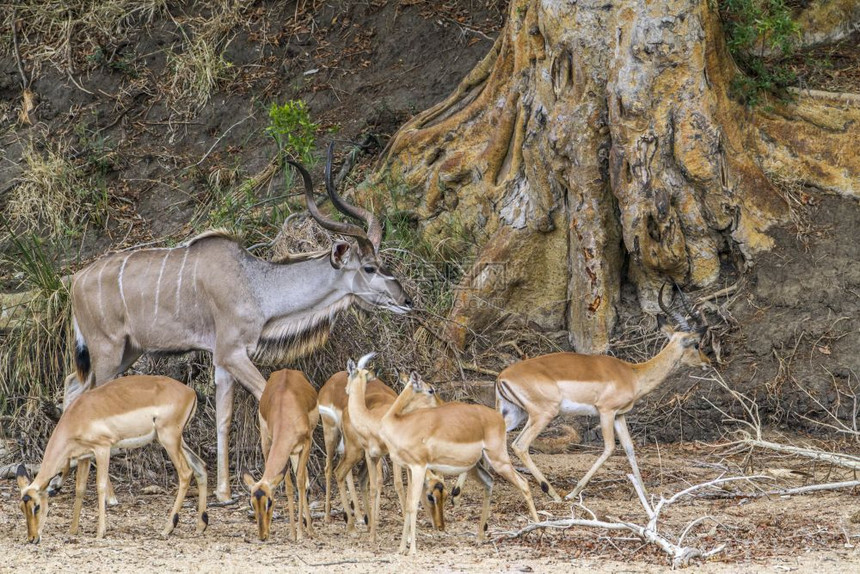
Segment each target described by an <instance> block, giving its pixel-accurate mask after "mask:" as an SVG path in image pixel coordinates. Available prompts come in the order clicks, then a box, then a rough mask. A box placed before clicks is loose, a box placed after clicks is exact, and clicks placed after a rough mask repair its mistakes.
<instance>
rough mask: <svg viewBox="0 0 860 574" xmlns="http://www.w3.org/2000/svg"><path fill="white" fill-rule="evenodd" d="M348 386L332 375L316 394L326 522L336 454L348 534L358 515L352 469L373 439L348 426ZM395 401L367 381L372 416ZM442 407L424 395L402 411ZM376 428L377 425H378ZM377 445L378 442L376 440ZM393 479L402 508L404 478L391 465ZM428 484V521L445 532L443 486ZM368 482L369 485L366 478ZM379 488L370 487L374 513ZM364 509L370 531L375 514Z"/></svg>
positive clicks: (378, 383) (339, 376)
mask: <svg viewBox="0 0 860 574" xmlns="http://www.w3.org/2000/svg"><path fill="white" fill-rule="evenodd" d="M346 385H347V372H346V371H340V372H337V373H335V374H334V375H332V376H331V377H330V378H329V380H328V381H326V383H325V384H324V385H323V386H322V388H321V389H320V392H319V403H318V404H319V412H320V418H321V419H322V425H323V436H324V439H325V453H326V459H325V492H326V494H325V521H326V522H330V521H331V475H332V468H333V461H334V454H335V451H338V452H339V453H340V455H341V460H340V462H339V464H338V467H337V471H336V479H337V483H338V488H339V490H340V492H341V493H342V494H341V500H342V502H343V503H344V512H345V513H346V518H347V529H348V530H349V531H351V530H352V529H353V528H354V524H355V522H354V520H355V519H354V512H357V511H358V508H359V506H358V498H357V497H356V494H355V487H354V485H353V478H352V469H353V467H354V466H355V465H356V464H357V463H358V461H359V460H361V457H362V456H363V455H364V454H365V451H364V447H363V446H362V445H363V444H368V443H369V441H371V440H372V439H373V437H367V436H364V437H363V436H359V434H358V433H357V431H356V429H355V428H354V426H353V425H352V424H351V421H350V417H349V414H348V408H347V406H348V402H349V395H348V394H347V392H346ZM396 399H397V393H395V392H394V390H393V389H391V388H390V387H389V386H388V385H386V384H385V383H383V382H382V381H380V380H379V379H374V380H372V381H370V382H369V383H368V385H367V390H366V392H365V404H366V405H367V407H368V409H369V410H370V411H371V413H373V412H376V413H379V414H380V416H381V414H384V413H385V412H386V410H387V408H388V407H390V406H391V405H392V404H393V403H394V401H395V400H396ZM439 404H441V400H440V399H439V398H438V397H435V396H433V397H427V396H424V395H419V396H417V397H416V399H415V400H414V401H412V402H410V404H408V405H406V407H405V409H404V410H405V411H406V412H409V411H410V410H414V409H418V408H427V407H434V406H437V405H439ZM377 426H378V425H377ZM377 442H378V439H377ZM393 467H394V468H393V469H392V475H393V478H394V489H395V491H396V492H397V497H398V499H399V501H400V506H401V508H403V506H404V503H405V500H404V494H403V482H402V481H403V476H402V472H401V470H400V466H398V465H393ZM370 472H371V471H370V469H369V468H368V475H369V474H370ZM375 474H376V477H377V481H379V480H381V473H380V472H379V470H378V469H376V470H375ZM431 479H435V480H430V481H428V483H429V487H428V497H427V499H428V502H429V503H430V504H429V507H428V512H429V514H430V518H431V521H432V522H433V525H434V527H435V528H436V529H438V530H444V529H445V517H444V502H445V498H444V484H443V483H442V482H441V479H438V478H437V477H435V476H434V477H431ZM368 482H372V481H371V480H370V478H369V477H368ZM344 483H345V484H346V488H344ZM368 487H369V488H368V489H367V492H370V490H371V488H370V484H368ZM345 490H346V491H347V492H348V494H349V497H350V499H351V500H350V501H349V502H347V499H346V494H344V491H345ZM380 490H381V488H380V487H379V486H378V485H377V486H375V487H373V493H374V494H372V495H371V497H372V498H373V500H374V502H375V503H376V505H377V506H376V507H375V508H376V509H378V502H377V500H378V498H377V497H378V496H379V492H380ZM350 507H351V508H352V509H353V511H354V512H353V513H351V512H350ZM365 507H366V508H367V509H368V512H369V516H366V517H365V519H366V520H367V522H368V523H369V525H370V526H371V529H372V530H373V522H371V517H372V516H373V515H374V510H372V509H371V505H370V504H367V503H365Z"/></svg>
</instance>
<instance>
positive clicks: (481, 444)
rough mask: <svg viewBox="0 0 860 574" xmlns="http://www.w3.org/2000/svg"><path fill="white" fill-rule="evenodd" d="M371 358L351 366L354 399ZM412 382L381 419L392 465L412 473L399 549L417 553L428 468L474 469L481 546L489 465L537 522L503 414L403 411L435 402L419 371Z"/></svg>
mask: <svg viewBox="0 0 860 574" xmlns="http://www.w3.org/2000/svg"><path fill="white" fill-rule="evenodd" d="M373 356H374V353H370V354H368V355H365V356H363V357H362V358H361V359H360V360H359V361H358V364H357V365H356V364H355V363H353V362H352V360H350V362H349V367H348V371H349V382H348V387H347V389H348V390H349V394H350V400H351V401H352V397H353V395H357V396H358V397H360V398H363V394H364V389H365V387H366V386H367V382H368V381H369V380H372V379H373V377H374V375H373V374H372V373H371V372H370V371H368V370H367V363H368V361H369V360H370V359H371V358H373ZM409 382H410V384H408V385H406V387H405V388H404V389H403V392H401V393H400V395H399V396H398V397H397V400H396V401H394V404H393V405H391V407H390V408H389V409H388V412H387V413H386V414H385V416H383V417H382V425H381V429H380V430H381V435H382V438H383V440H384V441H385V444H386V446H387V448H388V453H389V455H390V456H391V460H392V462H394V463H397V464H399V465H400V466H405V467H406V468H407V469H408V471H409V472H408V477H409V488H408V492H407V495H406V505H405V508H404V511H403V535H402V537H401V541H400V550H399V551H400V552H401V553H404V552H406V549H407V542H409V541H410V540H411V545H410V546H409V552H410V554H415V552H416V550H417V544H416V537H417V532H416V524H417V517H418V503H419V501H420V498H421V493H422V491H423V490H424V479H425V477H426V474H427V471H428V470H433V471H435V472H438V473H442V474H461V473H463V472H470V471H471V472H473V473H475V474H476V475H477V477H478V479H479V480H480V482H481V483H482V484H483V485H484V503H483V507H482V510H481V520H480V522H479V523H478V542H482V541H483V540H484V537H485V535H486V532H485V531H486V529H487V518H488V517H489V514H490V494H491V492H492V488H493V478H492V476H491V475H490V473H489V472H488V471H487V469H486V468H485V466H484V464H485V463H489V465H490V466H491V467H492V468H493V470H495V471H496V472H497V473H499V474H500V475H502V476H503V477H505V478H506V479H507V480H508V481H509V482H510V483H511V484H513V485H514V486H515V487H517V488H518V489H519V490H520V492H521V493H522V495H523V498H525V500H526V504H527V505H528V509H529V515H530V516H531V518H532V520H534V521H535V522H537V520H538V516H537V511H536V510H535V506H534V501H533V500H532V495H531V491H530V490H529V484H528V481H526V479H525V478H523V477H522V476H521V475H520V474H519V473H518V472H517V471H516V470H515V469H514V467H513V465H512V464H511V459H510V457H509V456H508V448H507V444H506V442H505V421H504V419H503V418H502V415H500V414H499V413H498V412H496V411H495V410H493V409H491V408H489V407H485V406H484V405H474V404H466V403H457V402H452V403H444V404H442V405H439V406H437V407H433V408H425V409H417V410H414V411H412V412H409V413H405V412H404V409H405V407H406V405H407V404H409V403H411V402H412V401H414V400H415V399H416V395H421V394H423V395H426V396H428V397H431V398H432V397H433V396H434V395H435V391H434V389H433V388H432V387H430V386H429V385H426V384H425V383H424V382H423V381H422V380H421V378H420V377H419V376H418V375H417V374H416V373H413V374H412V375H411V376H410V379H409ZM362 406H363V401H358V404H357V408H353V405H352V403H350V406H349V409H350V417H352V418H353V419H359V420H360V419H366V418H369V416H370V413H369V412H368V411H367V409H366V408H362Z"/></svg>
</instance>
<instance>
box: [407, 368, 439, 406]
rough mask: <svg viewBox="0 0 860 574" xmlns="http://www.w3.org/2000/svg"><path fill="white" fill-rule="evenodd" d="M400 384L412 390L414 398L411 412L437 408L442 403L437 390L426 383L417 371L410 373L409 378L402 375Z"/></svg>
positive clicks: (411, 403)
mask: <svg viewBox="0 0 860 574" xmlns="http://www.w3.org/2000/svg"><path fill="white" fill-rule="evenodd" d="M399 376H400V382H401V383H402V384H403V388H404V389H405V388H407V387H411V388H412V398H411V402H410V406H411V407H412V408H411V409H410V410H415V409H420V408H429V407H435V406H437V405H439V404H441V403H442V400H441V399H440V398H439V397H438V396H437V394H436V389H434V388H433V386H432V385H430V384H429V383H425V382H424V379H422V378H421V375H419V374H418V373H417V372H416V371H412V372H411V373H409V376H408V377H407V376H406V375H405V374H404V373H400V375H399Z"/></svg>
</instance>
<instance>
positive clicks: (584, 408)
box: [560, 399, 597, 416]
mask: <svg viewBox="0 0 860 574" xmlns="http://www.w3.org/2000/svg"><path fill="white" fill-rule="evenodd" d="M560 410H561V412H562V413H563V414H566V415H578V416H596V415H597V409H596V408H594V405H585V404H582V403H575V402H573V401H570V400H568V399H562V401H561V409H560Z"/></svg>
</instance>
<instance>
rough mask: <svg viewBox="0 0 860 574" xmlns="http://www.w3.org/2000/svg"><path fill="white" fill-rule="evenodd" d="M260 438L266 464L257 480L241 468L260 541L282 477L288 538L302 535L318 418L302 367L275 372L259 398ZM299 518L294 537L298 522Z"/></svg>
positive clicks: (308, 518)
mask: <svg viewBox="0 0 860 574" xmlns="http://www.w3.org/2000/svg"><path fill="white" fill-rule="evenodd" d="M259 418H260V442H261V444H262V447H263V457H264V459H265V461H266V468H265V470H264V471H263V476H262V477H261V478H260V480H258V481H255V480H254V479H253V478H252V477H251V475H250V474H248V473H245V474H244V475H243V477H242V478H243V480H244V482H245V485H246V486H247V487H248V490H249V491H250V493H251V501H250V504H251V509H252V510H253V511H254V516H255V518H256V520H257V532H258V535H259V537H260V540H266V539H268V538H269V527H270V525H271V523H272V513H273V512H274V506H275V505H274V496H273V494H274V491H275V487H277V486H278V484H280V483H281V481H282V480H283V481H284V487H285V489H286V491H287V508H288V512H289V515H290V537H291V538H292V539H293V540H297V539H298V540H301V539H302V532H303V531H304V530H305V529H306V530H307V533H308V534H311V533H312V532H313V528H312V526H311V511H310V507H309V505H308V496H307V494H308V457H309V456H310V452H311V437H312V435H313V432H314V429H315V428H316V426H317V423H318V422H319V412H318V411H317V391H316V389H314V388H313V386H311V383H310V382H309V381H308V379H307V378H306V377H305V375H304V374H303V373H302V372H301V371H294V370H291V369H282V370H280V371H275V372H274V373H272V375H271V376H270V377H269V381H268V382H267V383H266V389H265V390H264V391H263V395H262V396H261V397H260V412H259ZM287 463H290V466H292V469H293V474H294V475H295V478H296V489H297V490H298V492H299V497H298V498H299V504H298V506H299V508H298V514H297V515H296V513H295V507H294V505H293V482H292V480H291V479H290V476H289V474H288V469H287ZM297 523H298V538H297V537H296V524H297Z"/></svg>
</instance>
